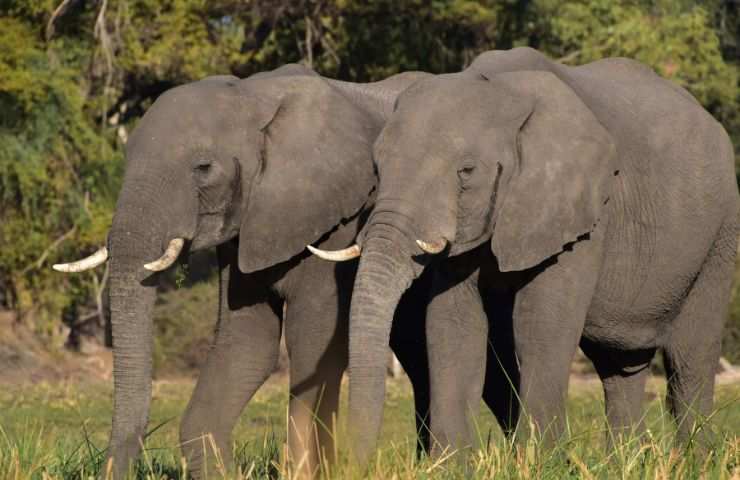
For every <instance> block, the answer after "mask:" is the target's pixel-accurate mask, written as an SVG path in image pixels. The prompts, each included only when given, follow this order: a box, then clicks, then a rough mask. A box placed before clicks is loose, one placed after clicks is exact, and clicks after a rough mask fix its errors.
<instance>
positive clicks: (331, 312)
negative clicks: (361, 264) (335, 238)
mask: <svg viewBox="0 0 740 480" xmlns="http://www.w3.org/2000/svg"><path fill="white" fill-rule="evenodd" d="M320 261H321V260H319V262H320ZM309 285H310V286H312V287H314V288H313V289H311V288H306V290H301V291H299V292H296V294H294V295H293V296H292V297H291V298H290V299H289V300H288V303H287V309H286V318H285V341H286V346H287V348H288V355H289V357H290V403H289V406H288V457H289V461H290V464H291V468H292V469H293V476H294V477H295V478H313V477H315V476H316V474H317V473H319V470H320V469H321V467H322V466H330V465H331V464H332V463H333V462H334V453H335V437H336V433H337V432H336V427H337V425H335V422H336V420H337V419H336V415H337V412H338V407H339V392H340V387H341V382H342V374H343V373H344V370H345V369H346V367H347V360H348V345H347V342H348V338H349V333H348V327H347V325H348V316H349V296H348V295H346V296H345V295H340V296H338V295H337V293H336V290H335V286H334V284H333V283H331V282H324V283H320V282H315V281H314V282H313V283H311V284H306V286H307V287H308V286H309Z"/></svg>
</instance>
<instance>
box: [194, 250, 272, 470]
mask: <svg viewBox="0 0 740 480" xmlns="http://www.w3.org/2000/svg"><path fill="white" fill-rule="evenodd" d="M219 257H221V252H220V251H219ZM228 270H229V268H228V267H227V268H226V269H225V270H223V269H222V275H221V295H220V296H221V299H222V300H221V305H220V310H219V320H218V325H217V327H216V336H215V340H214V343H213V344H212V346H211V349H210V351H209V352H208V358H207V359H206V362H205V364H204V365H203V367H202V368H201V371H200V375H199V377H198V382H197V384H196V386H195V390H194V392H193V395H192V397H191V398H190V402H189V404H188V406H187V409H186V410H185V414H184V415H183V419H182V422H181V424H180V441H181V445H182V451H183V454H184V456H185V458H186V459H187V462H188V469H189V471H190V472H191V473H192V475H193V477H195V478H209V476H214V475H219V476H220V473H221V470H229V469H231V468H232V443H231V432H232V430H233V429H234V425H235V424H236V422H237V420H238V419H239V415H240V414H241V412H242V410H243V409H244V406H245V405H246V404H247V402H248V401H249V400H250V399H251V398H252V396H253V395H254V393H255V392H256V391H257V389H258V388H259V387H260V386H261V385H262V384H263V383H264V381H265V380H266V379H267V378H268V377H269V376H270V374H271V373H272V372H273V371H274V370H275V367H276V365H277V360H278V355H279V349H280V334H281V319H280V317H279V315H278V312H279V310H277V309H276V307H277V303H278V302H277V300H276V299H273V301H268V299H267V298H266V297H265V299H264V300H265V301H263V302H259V303H254V304H252V303H251V302H252V300H253V299H251V298H249V299H248V297H251V296H252V295H257V294H258V292H260V289H259V287H258V286H257V285H251V284H248V282H247V281H246V276H242V275H241V274H239V273H238V272H237V271H236V267H235V266H234V267H233V268H231V270H232V275H236V276H238V277H239V278H233V279H232V280H233V282H231V285H229V284H230V282H229V272H228ZM262 291H263V290H262ZM238 292H241V294H239V293H238ZM264 293H265V295H267V294H266V292H264ZM260 296H261V295H260ZM246 299H248V301H246V302H245V300H246Z"/></svg>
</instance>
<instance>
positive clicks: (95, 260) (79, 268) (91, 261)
mask: <svg viewBox="0 0 740 480" xmlns="http://www.w3.org/2000/svg"><path fill="white" fill-rule="evenodd" d="M106 260H108V249H107V248H106V247H102V248H100V249H98V251H97V252H95V253H93V254H92V255H90V256H89V257H85V258H83V259H82V260H77V261H76V262H72V263H57V264H55V265H52V266H51V268H53V269H54V270H56V271H57V272H65V273H77V272H84V271H85V270H90V269H91V268H95V267H97V266H98V265H102V264H104V263H105V261H106Z"/></svg>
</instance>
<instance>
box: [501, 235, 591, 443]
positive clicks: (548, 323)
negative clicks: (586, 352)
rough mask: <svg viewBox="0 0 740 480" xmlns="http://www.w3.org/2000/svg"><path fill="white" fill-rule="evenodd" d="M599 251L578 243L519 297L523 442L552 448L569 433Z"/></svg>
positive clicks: (516, 326) (516, 318)
mask: <svg viewBox="0 0 740 480" xmlns="http://www.w3.org/2000/svg"><path fill="white" fill-rule="evenodd" d="M599 252H600V245H599V244H598V242H595V241H594V240H584V241H581V242H578V243H576V244H575V246H574V247H573V249H572V250H568V251H565V252H563V253H562V254H560V255H559V256H558V257H557V259H553V261H551V262H548V263H547V264H545V265H542V266H540V267H537V269H536V271H533V272H531V277H530V278H528V279H527V281H525V282H524V284H523V286H522V287H521V288H519V290H518V291H517V293H516V297H515V301H514V312H513V333H514V347H515V352H516V358H517V360H518V362H519V397H520V399H521V414H520V418H519V423H518V425H517V436H518V437H519V438H520V440H521V439H524V438H527V437H528V436H529V435H530V434H531V433H535V434H537V435H539V436H541V437H542V439H543V440H544V441H545V445H553V444H554V443H555V440H556V439H558V438H559V437H561V436H562V434H563V433H564V432H565V425H566V419H565V400H566V395H567V390H568V379H569V374H570V365H571V362H572V360H573V356H574V355H575V352H576V348H577V346H578V342H579V340H580V338H581V335H582V333H583V328H584V324H585V321H586V315H587V313H588V308H589V306H590V304H591V299H592V297H593V294H594V291H595V288H596V282H597V280H598V275H599V267H598V266H599V264H600V263H599V262H600V258H601V257H600V254H599ZM532 429H534V432H532Z"/></svg>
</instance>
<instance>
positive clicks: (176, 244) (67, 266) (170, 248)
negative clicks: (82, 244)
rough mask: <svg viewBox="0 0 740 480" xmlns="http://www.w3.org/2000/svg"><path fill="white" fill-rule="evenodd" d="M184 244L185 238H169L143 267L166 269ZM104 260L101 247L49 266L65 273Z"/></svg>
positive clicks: (97, 263)
mask: <svg viewBox="0 0 740 480" xmlns="http://www.w3.org/2000/svg"><path fill="white" fill-rule="evenodd" d="M184 245H185V239H183V238H174V239H172V240H170V243H169V245H167V249H166V250H165V251H164V253H163V254H162V256H161V257H159V258H158V259H157V260H155V261H153V262H151V263H147V264H146V265H144V268H146V269H147V270H149V271H151V272H161V271H162V270H166V269H167V268H169V267H170V266H171V265H172V264H173V263H175V260H177V257H179V256H180V252H182V247H183V246H184ZM106 260H108V249H107V248H106V247H103V248H101V249H100V250H98V251H97V252H95V253H93V254H92V255H90V256H89V257H86V258H83V259H82V260H78V261H76V262H71V263H57V264H55V265H52V267H51V268H53V269H54V270H56V271H57V272H65V273H77V272H84V271H85V270H90V269H91V268H95V267H97V266H99V265H102V264H104V263H105V262H106Z"/></svg>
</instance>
